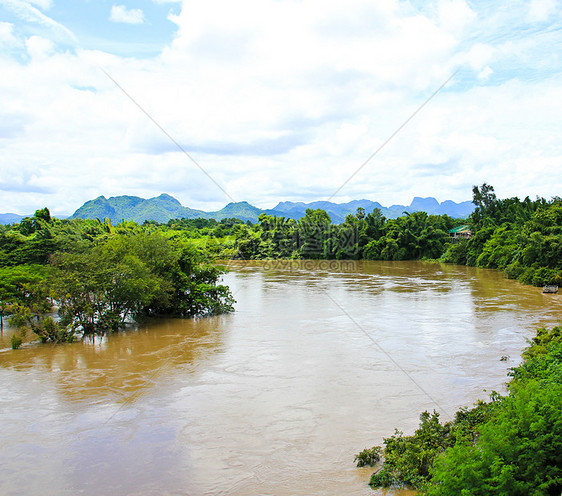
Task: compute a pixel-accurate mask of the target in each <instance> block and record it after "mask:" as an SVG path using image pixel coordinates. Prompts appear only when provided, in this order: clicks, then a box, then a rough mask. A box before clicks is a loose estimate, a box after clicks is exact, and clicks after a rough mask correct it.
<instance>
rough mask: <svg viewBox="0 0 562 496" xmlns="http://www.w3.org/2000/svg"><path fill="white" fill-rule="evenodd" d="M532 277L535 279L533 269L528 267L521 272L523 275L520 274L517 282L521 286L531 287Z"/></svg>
mask: <svg viewBox="0 0 562 496" xmlns="http://www.w3.org/2000/svg"><path fill="white" fill-rule="evenodd" d="M533 277H535V269H533V268H532V267H528V268H527V269H525V272H523V274H521V275H520V276H519V277H518V278H517V280H518V281H519V282H520V283H521V284H528V285H531V284H533Z"/></svg>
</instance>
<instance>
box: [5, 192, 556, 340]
mask: <svg viewBox="0 0 562 496" xmlns="http://www.w3.org/2000/svg"><path fill="white" fill-rule="evenodd" d="M473 203H474V204H475V205H476V208H475V210H474V211H473V213H472V214H471V215H470V217H469V218H468V219H453V218H452V217H449V216H447V215H428V214H426V213H425V212H412V213H406V212H405V213H404V215H403V216H401V217H398V218H396V219H387V218H385V217H384V215H382V213H381V210H380V209H378V208H375V209H374V210H373V211H372V212H370V213H366V212H365V210H364V209H363V208H358V209H357V211H356V213H355V214H353V215H351V214H350V215H347V216H346V218H345V220H344V222H342V223H341V224H334V223H332V221H331V219H330V216H329V215H328V214H327V213H326V212H325V211H324V210H321V209H307V210H306V213H305V215H304V217H302V218H300V219H298V220H295V219H290V218H284V217H277V216H271V215H268V214H265V213H263V214H261V215H260V216H259V221H258V222H257V223H256V224H252V223H251V222H249V221H247V222H243V221H242V220H239V219H235V218H226V219H222V220H221V221H220V222H219V221H217V220H214V219H201V218H199V219H173V220H170V221H168V222H167V223H165V224H163V223H158V222H155V221H146V222H144V223H143V224H141V225H139V224H137V223H135V222H133V221H128V222H126V221H122V222H120V223H118V224H116V225H113V224H112V222H111V221H110V220H109V219H103V220H101V219H97V220H91V219H77V218H76V219H56V218H53V217H51V215H50V212H49V210H48V209H47V208H44V209H41V210H38V211H37V212H36V213H35V215H34V216H33V217H28V218H24V219H23V220H21V222H19V223H16V224H12V225H7V226H0V316H1V317H7V316H9V317H10V322H11V323H12V325H15V326H18V327H19V328H20V329H21V332H22V333H25V332H27V331H28V330H30V331H33V333H35V334H36V335H37V336H39V338H40V339H42V340H43V341H68V340H72V339H74V337H75V336H76V335H84V334H89V333H99V332H107V331H108V330H115V329H118V328H120V327H122V326H123V325H124V324H125V323H126V322H130V321H134V320H138V319H140V318H143V317H147V316H156V315H177V316H184V317H192V316H201V315H210V314H217V313H221V312H225V311H231V310H232V309H233V306H232V305H233V298H232V296H231V294H230V292H229V290H228V288H227V287H225V286H222V285H220V284H218V280H219V278H220V276H221V274H222V269H220V268H219V267H218V266H216V265H215V264H214V263H213V261H214V260H217V259H241V260H255V259H348V260H349V259H354V260H356V259H367V260H418V259H430V260H440V261H442V262H448V263H455V264H466V265H473V266H477V267H486V268H493V269H499V270H502V271H503V272H504V273H505V274H506V275H507V276H508V277H510V278H515V279H518V280H519V281H520V282H522V283H524V284H533V285H535V286H543V285H550V284H551V285H560V282H561V281H562V199H560V198H553V199H551V200H545V199H542V198H537V199H536V200H530V199H529V198H528V197H527V198H525V199H524V200H522V201H521V200H519V199H518V198H508V199H505V200H500V199H498V198H497V197H496V195H495V193H494V188H493V187H492V186H489V185H487V184H483V185H482V186H480V187H478V186H475V187H474V188H473ZM461 224H468V226H469V228H470V232H471V236H470V237H465V238H459V239H452V237H451V235H450V232H451V230H453V228H455V227H457V226H459V225H461ZM54 305H55V306H56V308H57V310H58V315H59V317H60V319H53V318H52V316H51V314H52V308H53V306H54ZM14 339H15V343H14V345H17V344H18V343H19V341H18V340H19V338H18V337H17V336H16V337H14Z"/></svg>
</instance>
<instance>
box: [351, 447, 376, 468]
mask: <svg viewBox="0 0 562 496" xmlns="http://www.w3.org/2000/svg"><path fill="white" fill-rule="evenodd" d="M381 453H382V448H381V447H380V446H374V447H373V448H371V449H369V448H366V449H364V450H363V451H361V453H359V454H358V455H355V460H354V461H356V462H357V466H358V467H364V466H365V465H369V466H370V467H374V466H375V465H376V464H377V463H378V462H379V461H380V459H381Z"/></svg>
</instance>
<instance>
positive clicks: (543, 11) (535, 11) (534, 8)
mask: <svg viewBox="0 0 562 496" xmlns="http://www.w3.org/2000/svg"><path fill="white" fill-rule="evenodd" d="M558 9H559V6H558V2H557V0H531V2H530V4H529V20H530V21H531V22H543V21H547V20H549V18H551V17H552V16H553V15H554V16H556V15H559V11H558Z"/></svg>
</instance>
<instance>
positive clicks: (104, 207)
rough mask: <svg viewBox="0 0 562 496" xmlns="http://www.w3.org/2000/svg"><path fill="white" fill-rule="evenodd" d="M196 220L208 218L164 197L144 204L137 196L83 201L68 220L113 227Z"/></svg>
mask: <svg viewBox="0 0 562 496" xmlns="http://www.w3.org/2000/svg"><path fill="white" fill-rule="evenodd" d="M199 217H203V218H205V219H208V218H210V217H209V214H208V213H207V212H203V211H202V210H193V209H191V208H188V207H184V206H182V204H181V203H180V202H179V201H178V200H176V199H175V198H174V197H173V196H170V195H167V194H165V193H163V194H161V195H160V196H158V197H156V198H150V199H148V200H145V199H144V198H139V197H138V196H112V197H111V198H106V197H105V196H100V197H98V198H96V199H95V200H90V201H87V202H86V203H84V205H82V206H81V207H80V208H79V209H78V210H76V212H74V213H73V214H72V215H71V216H70V218H71V219H100V220H103V219H105V218H108V219H110V220H111V222H112V223H113V224H117V223H119V222H121V220H123V219H125V220H133V221H135V222H138V223H139V224H142V223H143V222H144V221H145V220H155V221H156V222H161V223H165V222H168V221H169V220H170V219H181V218H185V219H196V218H199Z"/></svg>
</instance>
